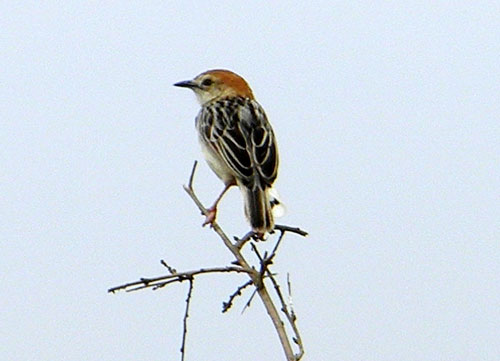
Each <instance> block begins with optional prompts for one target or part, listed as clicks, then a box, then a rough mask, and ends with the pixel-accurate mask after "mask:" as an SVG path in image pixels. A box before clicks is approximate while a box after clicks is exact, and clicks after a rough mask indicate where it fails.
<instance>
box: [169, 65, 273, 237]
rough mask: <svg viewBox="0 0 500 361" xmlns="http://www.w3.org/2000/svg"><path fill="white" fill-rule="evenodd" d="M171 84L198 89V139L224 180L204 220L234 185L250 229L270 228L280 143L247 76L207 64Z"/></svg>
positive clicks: (212, 216) (262, 230)
mask: <svg viewBox="0 0 500 361" xmlns="http://www.w3.org/2000/svg"><path fill="white" fill-rule="evenodd" d="M174 85H175V86H178V87H184V88H189V89H191V90H193V91H194V93H195V94H196V97H197V99H198V101H199V103H200V104H201V110H200V112H199V113H198V115H197V117H196V121H195V124H196V129H197V130H198V138H199V142H200V144H201V148H202V151H203V154H204V156H205V159H206V161H207V163H208V165H209V166H210V168H211V169H212V170H213V171H214V173H215V174H216V175H217V176H218V177H219V178H220V179H221V180H222V181H223V182H224V189H223V190H222V192H221V194H220V195H219V196H218V197H217V199H216V200H215V202H214V204H213V205H212V206H211V207H210V208H209V209H208V215H207V216H206V220H205V223H204V225H206V224H212V223H213V222H214V221H215V216H216V212H217V204H218V203H219V201H220V200H221V198H222V196H223V195H224V194H225V193H226V192H227V190H228V189H229V188H230V187H231V186H233V185H236V186H238V187H239V189H240V190H241V192H242V195H243V200H244V205H245V215H246V217H247V219H248V221H249V223H250V225H251V227H252V230H253V232H254V233H255V235H256V236H257V237H259V238H262V237H263V236H264V234H265V233H266V232H271V231H272V230H273V228H274V219H273V213H272V206H273V205H274V204H276V203H279V201H278V200H277V199H275V198H274V196H273V195H272V194H271V193H272V191H271V187H272V184H273V182H274V181H275V180H276V177H277V175H278V148H277V145H276V138H275V136H274V132H273V129H272V128H271V125H270V124H269V121H268V120H267V116H266V114H265V112H264V109H263V108H262V107H261V106H260V105H259V103H257V101H256V100H255V98H254V96H253V93H252V90H251V89H250V87H249V86H248V83H247V82H246V81H245V79H243V78H242V77H241V76H239V75H237V74H235V73H233V72H231V71H229V70H220V69H217V70H209V71H206V72H204V73H201V74H200V75H198V76H196V77H195V78H194V79H193V80H187V81H181V82H178V83H175V84H174Z"/></svg>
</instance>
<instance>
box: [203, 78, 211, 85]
mask: <svg viewBox="0 0 500 361" xmlns="http://www.w3.org/2000/svg"><path fill="white" fill-rule="evenodd" d="M212 83H213V81H212V79H205V80H203V81H202V82H201V85H203V86H210V85H212Z"/></svg>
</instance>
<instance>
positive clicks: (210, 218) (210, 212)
mask: <svg viewBox="0 0 500 361" xmlns="http://www.w3.org/2000/svg"><path fill="white" fill-rule="evenodd" d="M216 216H217V208H215V207H211V208H208V209H207V213H206V215H205V221H204V222H203V224H202V227H205V226H206V225H207V224H209V225H210V227H212V226H213V224H214V222H215V217H216Z"/></svg>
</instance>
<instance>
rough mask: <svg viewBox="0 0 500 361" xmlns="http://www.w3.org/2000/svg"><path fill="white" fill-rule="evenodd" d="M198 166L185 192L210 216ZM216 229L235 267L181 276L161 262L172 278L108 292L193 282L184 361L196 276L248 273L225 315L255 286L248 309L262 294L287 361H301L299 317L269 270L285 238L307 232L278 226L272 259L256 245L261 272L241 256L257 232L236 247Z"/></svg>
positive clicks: (142, 281)
mask: <svg viewBox="0 0 500 361" xmlns="http://www.w3.org/2000/svg"><path fill="white" fill-rule="evenodd" d="M196 166H197V162H196V161H195V162H194V165H193V168H192V171H191V175H190V177H189V183H188V185H187V186H184V190H185V191H186V192H187V193H188V195H189V196H190V197H191V199H192V200H193V202H194V203H195V204H196V206H197V207H198V209H199V210H200V211H201V213H202V214H203V215H205V216H206V215H207V212H208V211H207V209H206V208H205V207H204V205H203V204H202V203H201V201H200V200H199V199H198V197H197V196H196V194H195V192H194V189H193V181H194V174H195V171H196ZM212 229H213V230H214V232H215V233H216V234H217V235H218V236H219V237H220V238H221V239H222V241H223V242H224V245H225V246H226V248H228V249H229V251H230V252H231V253H232V254H233V256H234V257H235V261H234V262H232V265H231V266H226V267H210V268H200V269H198V270H192V271H185V272H177V271H176V270H175V269H174V268H172V267H170V266H169V265H168V264H167V263H166V262H165V261H163V260H162V261H161V263H162V265H163V266H165V267H166V268H167V270H168V271H169V273H170V274H169V275H165V276H160V277H154V278H141V279H139V280H138V281H135V282H130V283H126V284H123V285H121V286H117V287H113V288H110V289H109V290H108V292H111V293H114V292H116V291H119V290H124V291H126V292H132V291H137V290H141V289H145V288H151V289H153V290H157V289H159V288H162V287H165V286H167V285H169V284H171V283H175V282H184V281H188V282H189V290H188V294H187V297H186V309H185V314H184V319H183V337H182V345H181V350H180V351H181V361H184V357H185V351H186V350H185V343H186V335H187V319H188V317H189V306H190V302H191V297H192V291H193V285H194V279H195V277H196V276H198V275H201V274H208V273H246V274H248V276H249V278H250V279H249V280H248V281H247V282H246V283H244V284H243V285H241V286H239V287H238V288H237V290H236V291H235V292H234V293H233V294H231V295H230V297H229V300H228V301H227V302H224V303H223V311H222V312H226V311H227V310H229V309H230V308H231V306H232V304H233V301H234V299H235V298H236V297H238V296H240V295H241V294H242V291H243V290H244V289H245V288H247V287H249V286H251V285H252V284H253V285H255V290H254V293H253V294H252V296H251V297H250V299H249V300H248V302H247V303H246V305H245V308H246V307H248V306H249V305H250V302H251V300H252V299H253V297H254V295H255V294H258V295H259V297H260V299H261V300H262V303H263V304H264V307H265V308H266V311H267V313H268V315H269V317H270V318H271V320H272V322H273V325H274V327H275V329H276V332H277V333H278V337H279V339H280V342H281V345H282V347H283V351H284V353H285V355H286V359H287V361H299V360H300V359H301V358H302V356H303V354H304V347H303V344H302V339H301V337H300V334H299V331H298V328H297V325H296V320H297V318H296V316H295V312H294V310H293V308H292V306H291V305H290V307H288V306H287V304H286V302H285V300H284V297H283V295H282V293H281V290H280V286H279V284H278V282H277V281H276V279H275V277H274V276H275V275H274V274H273V273H272V272H271V271H270V270H269V266H270V265H271V264H272V263H273V259H274V257H275V255H276V252H277V250H278V247H279V246H280V244H281V243H282V240H283V237H284V235H285V233H286V232H290V233H295V234H298V235H300V236H307V232H305V231H303V230H301V229H300V228H296V227H290V226H285V225H275V229H274V232H276V231H279V232H280V235H279V236H278V240H277V241H276V244H275V245H274V247H273V249H272V251H271V253H270V254H269V255H268V254H267V252H265V253H264V255H261V254H260V252H259V250H258V248H257V246H256V245H255V244H254V243H253V242H252V243H251V246H252V250H253V252H254V253H255V254H256V255H257V258H258V260H259V265H260V267H259V268H260V269H259V270H257V269H256V267H255V266H253V265H251V264H250V263H249V262H248V261H247V260H246V258H245V257H244V256H243V254H242V253H241V250H242V248H243V246H244V245H245V243H246V242H248V241H249V240H251V239H252V238H253V236H254V234H253V232H249V233H247V234H246V235H245V236H244V237H243V238H241V239H239V238H236V237H235V238H234V239H235V242H234V243H233V242H232V241H231V240H230V238H229V237H228V236H227V235H226V234H225V232H224V231H223V230H222V228H221V227H220V226H219V225H218V223H217V222H213V223H212ZM266 278H269V279H270V280H271V282H272V284H273V286H274V290H275V292H276V295H277V297H278V299H279V301H280V303H281V311H282V312H283V313H284V314H285V317H286V321H287V322H288V324H289V326H290V327H291V329H292V330H293V333H294V336H293V337H292V340H293V342H294V343H295V344H296V345H297V347H298V349H299V352H298V353H297V354H294V353H293V350H292V347H291V343H290V339H289V338H288V335H287V331H286V329H285V324H284V322H283V321H282V320H281V318H280V315H279V313H278V310H277V308H276V306H275V305H274V303H273V300H272V298H271V296H270V294H269V292H268V290H267V288H266V283H265V282H264V281H265V279H266ZM288 290H289V296H290V297H291V286H290V282H289V279H288Z"/></svg>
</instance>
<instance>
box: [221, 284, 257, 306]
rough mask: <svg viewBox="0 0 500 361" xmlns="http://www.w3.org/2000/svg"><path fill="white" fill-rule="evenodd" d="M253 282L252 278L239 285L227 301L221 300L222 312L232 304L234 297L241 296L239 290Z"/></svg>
mask: <svg viewBox="0 0 500 361" xmlns="http://www.w3.org/2000/svg"><path fill="white" fill-rule="evenodd" d="M251 284H253V282H252V280H249V281H247V282H245V283H244V284H243V285H241V286H239V287H238V288H237V289H236V291H234V292H233V293H232V294H231V296H229V300H228V301H227V302H222V313H225V312H227V311H228V310H229V309H230V308H231V307H232V306H233V301H234V299H235V298H236V297H238V296H241V291H243V290H244V289H245V288H247V287H248V286H250V285H251Z"/></svg>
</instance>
